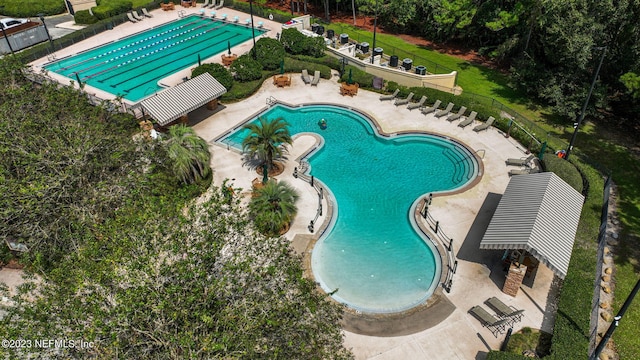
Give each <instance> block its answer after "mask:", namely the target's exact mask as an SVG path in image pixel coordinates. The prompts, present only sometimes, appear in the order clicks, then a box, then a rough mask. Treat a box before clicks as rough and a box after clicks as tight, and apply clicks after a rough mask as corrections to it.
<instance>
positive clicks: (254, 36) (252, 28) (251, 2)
mask: <svg viewBox="0 0 640 360" xmlns="http://www.w3.org/2000/svg"><path fill="white" fill-rule="evenodd" d="M249 14H251V37H252V38H253V50H252V51H251V53H252V54H253V60H257V59H256V28H255V27H254V26H253V0H249Z"/></svg>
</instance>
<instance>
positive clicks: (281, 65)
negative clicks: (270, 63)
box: [280, 59, 284, 75]
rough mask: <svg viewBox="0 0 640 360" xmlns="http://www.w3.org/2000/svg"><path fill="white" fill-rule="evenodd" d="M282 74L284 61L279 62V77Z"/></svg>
mask: <svg viewBox="0 0 640 360" xmlns="http://www.w3.org/2000/svg"><path fill="white" fill-rule="evenodd" d="M282 74H284V59H282V60H280V75H282Z"/></svg>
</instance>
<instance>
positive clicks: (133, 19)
mask: <svg viewBox="0 0 640 360" xmlns="http://www.w3.org/2000/svg"><path fill="white" fill-rule="evenodd" d="M152 17H153V15H151V14H149V12H148V11H147V9H146V8H142V16H140V15H139V14H138V11H137V10H133V11H131V12H128V13H127V18H129V21H131V22H132V23H137V22H138V21H142V20H144V18H152Z"/></svg>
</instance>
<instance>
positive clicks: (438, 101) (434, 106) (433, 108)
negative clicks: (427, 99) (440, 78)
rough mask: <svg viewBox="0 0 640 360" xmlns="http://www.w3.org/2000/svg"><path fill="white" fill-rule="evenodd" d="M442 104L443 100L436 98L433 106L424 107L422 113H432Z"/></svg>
mask: <svg viewBox="0 0 640 360" xmlns="http://www.w3.org/2000/svg"><path fill="white" fill-rule="evenodd" d="M440 104H442V101H440V100H436V102H435V103H433V106H429V107H424V108H422V113H423V114H425V115H427V114H431V113H432V112H434V111H436V110H438V108H439V107H440Z"/></svg>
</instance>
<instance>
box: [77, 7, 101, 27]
mask: <svg viewBox="0 0 640 360" xmlns="http://www.w3.org/2000/svg"><path fill="white" fill-rule="evenodd" d="M74 19H75V21H76V24H95V23H96V22H98V18H97V17H95V16H93V15H91V13H90V12H89V10H80V11H76V14H75V15H74Z"/></svg>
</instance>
